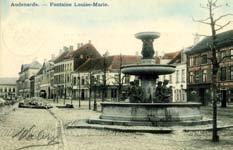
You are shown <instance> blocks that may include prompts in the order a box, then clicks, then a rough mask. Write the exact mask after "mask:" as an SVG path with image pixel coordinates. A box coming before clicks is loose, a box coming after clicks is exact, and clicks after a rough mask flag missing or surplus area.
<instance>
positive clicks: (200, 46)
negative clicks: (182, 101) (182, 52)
mask: <svg viewBox="0 0 233 150" xmlns="http://www.w3.org/2000/svg"><path fill="white" fill-rule="evenodd" d="M211 43H212V41H211V37H206V38H204V39H203V40H202V41H200V42H199V43H197V44H196V45H194V46H193V47H192V48H191V50H190V51H188V52H187V58H188V61H187V84H188V85H187V86H188V89H187V90H188V101H199V102H201V103H202V104H203V105H207V104H208V103H210V102H211V99H210V94H211V92H210V91H211V83H212V82H211V79H212V65H211V61H210V59H209V58H211V49H210V47H211V46H212V45H211ZM216 44H217V58H218V60H222V62H221V63H220V69H219V71H218V85H217V86H218V88H219V91H218V92H219V100H222V101H232V100H233V99H232V98H233V30H229V31H226V32H222V33H219V34H217V39H216ZM223 58H225V59H223Z"/></svg>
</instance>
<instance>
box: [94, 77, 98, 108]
mask: <svg viewBox="0 0 233 150" xmlns="http://www.w3.org/2000/svg"><path fill="white" fill-rule="evenodd" d="M93 83H94V106H93V110H94V111H96V110H97V103H96V84H97V79H96V78H95V77H94V76H93Z"/></svg>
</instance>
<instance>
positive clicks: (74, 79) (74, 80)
mask: <svg viewBox="0 0 233 150" xmlns="http://www.w3.org/2000/svg"><path fill="white" fill-rule="evenodd" d="M73 84H74V85H76V77H74V78H73Z"/></svg>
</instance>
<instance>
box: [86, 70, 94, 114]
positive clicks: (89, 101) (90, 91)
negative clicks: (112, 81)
mask: <svg viewBox="0 0 233 150" xmlns="http://www.w3.org/2000/svg"><path fill="white" fill-rule="evenodd" d="M88 76H89V77H88V79H89V80H88V81H87V83H86V87H87V88H88V89H89V99H88V108H89V110H91V98H92V89H93V82H94V81H93V80H94V78H93V76H94V73H93V72H92V71H89V72H88Z"/></svg>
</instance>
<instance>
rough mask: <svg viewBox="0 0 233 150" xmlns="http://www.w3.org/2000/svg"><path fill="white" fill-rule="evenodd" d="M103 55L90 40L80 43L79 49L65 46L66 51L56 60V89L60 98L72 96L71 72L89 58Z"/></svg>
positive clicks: (56, 93)
mask: <svg viewBox="0 0 233 150" xmlns="http://www.w3.org/2000/svg"><path fill="white" fill-rule="evenodd" d="M98 57H101V55H100V54H99V52H98V51H97V50H96V49H95V47H94V46H93V45H92V44H91V43H90V42H89V43H87V44H85V45H82V44H78V48H77V50H73V47H70V48H66V47H65V48H64V52H63V53H62V54H61V55H60V56H58V57H57V58H56V59H55V60H54V90H55V95H56V96H58V98H71V97H72V94H73V93H72V92H73V90H72V79H71V74H72V73H73V72H74V70H76V69H77V68H78V67H79V66H80V65H82V64H83V63H85V62H86V61H87V60H88V59H91V58H98Z"/></svg>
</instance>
